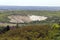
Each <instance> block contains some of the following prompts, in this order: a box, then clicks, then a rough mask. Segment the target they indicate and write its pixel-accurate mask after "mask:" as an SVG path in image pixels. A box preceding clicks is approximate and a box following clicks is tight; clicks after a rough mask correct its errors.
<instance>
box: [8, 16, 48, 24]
mask: <svg viewBox="0 0 60 40" xmlns="http://www.w3.org/2000/svg"><path fill="white" fill-rule="evenodd" d="M8 18H9V19H10V20H9V22H12V23H29V22H32V21H43V20H46V19H47V18H48V17H45V16H37V15H27V16H22V15H11V16H8Z"/></svg>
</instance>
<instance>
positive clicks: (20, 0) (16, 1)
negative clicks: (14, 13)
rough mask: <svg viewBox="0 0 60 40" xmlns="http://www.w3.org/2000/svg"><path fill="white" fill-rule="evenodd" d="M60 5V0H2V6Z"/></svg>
mask: <svg viewBox="0 0 60 40" xmlns="http://www.w3.org/2000/svg"><path fill="white" fill-rule="evenodd" d="M6 5H7V6H60V0H0V6H6Z"/></svg>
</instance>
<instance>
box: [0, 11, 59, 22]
mask: <svg viewBox="0 0 60 40" xmlns="http://www.w3.org/2000/svg"><path fill="white" fill-rule="evenodd" d="M17 14H18V15H21V14H22V15H37V16H46V17H49V20H57V19H59V20H60V11H37V10H35V11H28V10H15V11H11V10H10V11H8V10H6V11H0V22H9V20H10V19H9V18H8V16H11V15H17ZM56 18H57V19H56Z"/></svg>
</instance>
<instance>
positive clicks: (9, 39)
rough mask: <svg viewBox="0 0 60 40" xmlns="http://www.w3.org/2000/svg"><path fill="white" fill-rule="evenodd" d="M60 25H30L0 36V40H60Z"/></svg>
mask: <svg viewBox="0 0 60 40" xmlns="http://www.w3.org/2000/svg"><path fill="white" fill-rule="evenodd" d="M59 30H60V25H59V24H57V23H55V24H52V25H30V26H22V27H19V28H14V29H11V30H9V31H7V32H5V33H3V34H0V40H60V31H59Z"/></svg>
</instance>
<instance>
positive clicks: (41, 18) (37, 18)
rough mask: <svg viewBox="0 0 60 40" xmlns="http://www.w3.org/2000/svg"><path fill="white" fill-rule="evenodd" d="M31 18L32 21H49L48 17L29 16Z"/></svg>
mask: <svg viewBox="0 0 60 40" xmlns="http://www.w3.org/2000/svg"><path fill="white" fill-rule="evenodd" d="M29 18H30V19H31V21H42V20H45V19H47V17H44V16H36V15H31V16H29Z"/></svg>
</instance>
